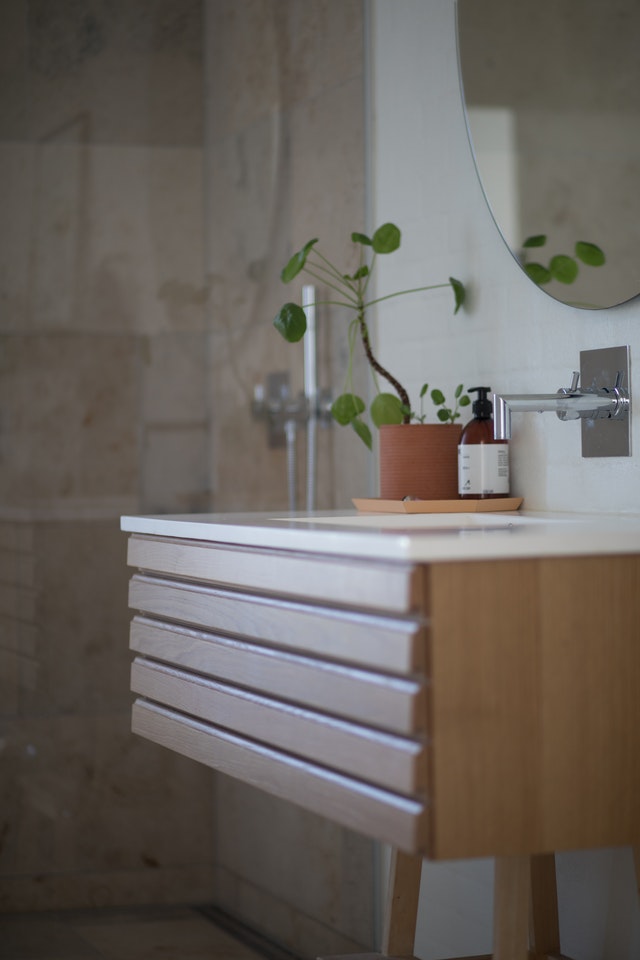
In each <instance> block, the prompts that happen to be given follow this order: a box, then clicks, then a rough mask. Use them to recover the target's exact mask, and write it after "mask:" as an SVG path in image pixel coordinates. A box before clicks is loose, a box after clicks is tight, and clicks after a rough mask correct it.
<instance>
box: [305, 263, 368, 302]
mask: <svg viewBox="0 0 640 960" xmlns="http://www.w3.org/2000/svg"><path fill="white" fill-rule="evenodd" d="M318 269H321V268H318ZM304 270H305V273H308V274H309V276H310V277H313V278H314V279H315V280H317V281H318V283H324V284H326V285H327V286H328V287H331V289H332V290H335V291H336V293H339V294H341V295H342V296H343V297H348V298H349V300H350V301H351V302H350V303H348V304H344V306H348V307H350V308H351V309H353V308H354V307H355V306H358V301H357V298H356V297H355V296H351V291H350V288H348V287H346V284H343V285H342V287H339V286H337V285H336V284H335V283H331V281H329V280H327V278H326V277H321V276H318V274H317V273H314V271H313V270H312V268H311V267H310V266H309V264H308V263H307V265H306V267H305V268H304ZM325 272H327V273H328V271H325Z"/></svg>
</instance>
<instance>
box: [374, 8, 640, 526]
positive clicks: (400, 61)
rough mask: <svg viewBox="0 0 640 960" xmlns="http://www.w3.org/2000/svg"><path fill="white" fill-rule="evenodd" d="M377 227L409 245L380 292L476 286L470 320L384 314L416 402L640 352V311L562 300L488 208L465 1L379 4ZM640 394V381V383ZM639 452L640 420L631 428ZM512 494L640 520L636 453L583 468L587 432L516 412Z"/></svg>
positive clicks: (515, 386) (444, 296) (544, 387)
mask: <svg viewBox="0 0 640 960" xmlns="http://www.w3.org/2000/svg"><path fill="white" fill-rule="evenodd" d="M372 43H373V57H372V59H373V71H372V74H373V75H372V94H371V99H372V114H373V115H372V134H371V139H372V156H373V163H372V199H371V203H372V222H373V225H374V226H377V225H379V224H380V223H383V222H384V221H386V220H391V221H393V222H395V223H397V224H398V226H400V228H401V229H402V232H403V238H402V248H401V251H400V252H399V253H396V254H394V255H392V256H390V257H388V258H380V260H379V265H378V268H379V274H378V289H379V291H380V293H381V294H383V293H388V292H392V291H395V290H398V289H403V288H405V287H410V286H417V285H419V284H420V283H426V282H434V283H435V282H438V281H441V280H446V279H447V277H448V276H449V275H450V274H453V275H454V276H459V277H460V279H462V280H464V281H465V282H466V283H467V284H468V285H469V292H470V304H469V308H468V310H467V311H466V312H465V313H464V314H458V316H456V317H455V318H454V317H453V316H452V315H451V310H450V294H449V291H442V292H441V291H437V292H435V293H429V294H424V295H419V296H413V297H407V298H400V299H398V300H391V301H389V302H388V303H387V304H385V305H384V309H380V311H379V318H378V319H379V329H378V349H379V353H380V356H381V359H382V361H383V362H384V361H385V360H386V361H387V362H388V364H389V366H391V368H392V370H394V371H396V372H398V373H400V374H402V376H403V377H404V378H405V380H406V381H407V385H408V386H409V387H410V389H411V393H412V395H413V396H414V397H415V394H416V392H417V389H419V387H420V385H421V384H422V383H423V382H424V381H425V380H429V382H430V383H431V382H432V381H433V382H434V383H437V384H438V385H440V386H441V387H442V389H444V390H445V393H446V392H447V388H449V389H451V388H452V386H455V384H456V383H458V382H460V381H461V380H462V381H464V383H465V384H466V385H470V386H474V385H475V384H476V383H482V384H489V385H491V386H492V387H493V388H494V389H495V390H497V391H500V390H501V391H503V392H506V393H513V392H521V391H525V392H534V393H540V392H552V391H555V390H557V389H558V387H560V386H565V385H567V384H568V383H569V382H570V377H571V371H572V370H574V369H576V367H577V366H578V365H579V352H580V350H583V349H592V348H596V347H605V346H614V345H618V344H629V345H630V347H631V357H632V362H633V360H634V358H636V357H640V302H639V301H638V300H634V301H631V302H629V303H627V304H624V305H622V306H619V307H615V308H613V309H607V310H598V311H586V310H578V309H576V308H573V307H569V306H566V305H565V304H562V303H559V302H557V301H555V300H553V299H551V298H550V297H549V296H548V295H547V294H546V293H545V292H544V291H542V290H540V289H539V288H538V287H536V286H535V285H534V284H533V283H532V282H531V281H529V280H528V279H527V277H526V276H525V275H524V274H523V273H522V271H521V270H520V269H519V268H518V267H517V265H516V263H515V261H514V260H513V258H512V256H511V254H510V252H509V251H508V250H507V248H506V246H505V244H504V242H503V241H502V238H501V236H500V234H499V232H498V230H497V228H496V226H495V224H494V222H493V219H492V217H491V214H490V213H489V211H488V208H487V206H486V203H485V200H484V196H483V193H482V189H481V187H480V183H479V181H478V178H477V175H476V172H475V168H474V165H473V160H472V156H471V151H470V148H469V144H468V139H467V132H466V126H465V121H464V114H463V107H462V103H461V97H460V86H459V81H458V68H457V55H456V44H455V4H454V0H373V2H372ZM632 391H633V378H632ZM632 442H633V447H634V449H635V450H640V418H638V417H636V418H635V422H634V424H633V441H632ZM511 451H512V457H511V461H512V489H513V492H514V493H515V494H517V495H522V496H524V497H525V502H526V505H527V506H528V507H530V508H532V509H548V510H565V509H570V510H579V511H588V512H591V511H602V510H604V511H615V512H637V511H638V510H640V490H639V482H640V465H639V460H638V457H637V456H636V457H630V458H620V459H600V460H597V459H595V460H593V459H591V460H583V459H582V457H581V452H580V427H579V425H578V424H575V423H569V422H567V423H563V422H561V421H559V420H558V419H557V418H556V417H555V416H554V415H553V414H544V415H538V414H518V415H515V416H514V438H513V441H512V446H511Z"/></svg>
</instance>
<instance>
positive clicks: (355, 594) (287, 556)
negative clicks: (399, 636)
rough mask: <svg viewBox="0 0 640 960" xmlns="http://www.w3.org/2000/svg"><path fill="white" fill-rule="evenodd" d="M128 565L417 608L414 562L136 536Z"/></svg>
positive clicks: (377, 606)
mask: <svg viewBox="0 0 640 960" xmlns="http://www.w3.org/2000/svg"><path fill="white" fill-rule="evenodd" d="M128 563H129V564H130V566H134V567H139V568H140V569H142V570H146V571H153V572H154V573H160V574H165V575H168V576H178V577H185V578H187V579H192V580H200V581H204V582H208V583H215V584H218V585H220V586H229V587H236V588H241V589H242V588H245V589H250V590H251V591H259V592H262V593H268V594H270V595H272V596H276V595H279V596H284V597H287V596H288V597H298V598H304V599H306V600H314V601H317V602H320V603H323V604H324V603H329V604H338V605H344V606H349V607H357V608H362V609H370V610H384V611H388V612H390V613H410V612H411V611H415V610H418V609H419V608H420V606H421V600H422V597H421V593H420V586H421V578H420V577H419V575H418V572H417V570H416V568H415V566H411V565H409V564H405V563H390V562H384V561H375V560H364V561H363V560H357V559H350V558H345V557H323V556H313V555H310V554H308V553H307V554H301V553H296V552H293V551H288V550H279V551H275V550H264V549H259V548H255V549H254V548H247V547H233V546H225V545H223V544H212V543H199V542H197V541H193V540H179V539H167V538H163V537H145V536H141V535H134V536H131V537H130V538H129V542H128Z"/></svg>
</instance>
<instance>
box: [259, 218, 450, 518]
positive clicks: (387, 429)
mask: <svg viewBox="0 0 640 960" xmlns="http://www.w3.org/2000/svg"><path fill="white" fill-rule="evenodd" d="M351 240H352V242H353V243H354V244H355V245H356V247H357V248H358V250H359V262H358V266H357V267H356V269H355V270H354V271H353V273H344V271H341V270H340V269H339V268H338V267H336V266H335V264H334V263H332V261H331V260H329V259H328V258H327V257H326V256H325V255H324V254H323V253H321V251H320V250H319V249H318V248H317V246H316V244H317V243H318V239H317V238H316V239H314V240H309V241H308V243H306V244H305V245H304V246H303V247H302V249H301V250H299V251H298V252H297V253H295V254H294V255H293V256H292V257H291V259H290V260H289V262H288V263H287V265H286V266H285V267H284V269H283V270H282V273H281V278H282V280H283V282H284V283H290V282H291V281H292V280H293V279H294V278H295V277H297V276H298V274H300V273H302V272H305V273H307V274H308V275H309V276H311V277H313V278H314V279H315V280H317V281H318V282H319V283H320V284H322V285H324V286H326V287H329V288H330V289H331V290H332V291H334V293H335V295H336V296H335V297H333V296H331V295H330V299H326V300H321V301H318V304H329V305H337V306H341V307H346V308H348V310H349V311H350V318H349V322H348V327H347V342H348V347H349V364H348V369H347V377H346V380H347V382H346V384H345V389H344V391H343V392H342V393H341V394H340V396H339V397H337V399H336V400H335V401H334V403H333V405H332V407H331V413H332V415H333V418H334V419H335V420H336V421H337V422H338V423H339V424H340V425H342V426H351V427H352V428H353V429H354V430H355V432H356V433H357V434H358V436H359V437H360V439H361V440H362V441H363V442H364V443H365V444H366V445H367V446H368V447H369V449H371V448H372V434H371V429H370V427H369V425H368V423H367V422H366V420H365V419H364V416H365V413H366V409H367V405H366V404H365V402H364V400H363V399H362V398H361V397H360V396H358V395H357V394H356V393H355V392H354V390H353V386H352V367H353V356H354V352H355V349H356V344H357V342H358V340H359V341H360V343H361V344H362V347H363V349H364V353H365V356H366V358H367V361H368V363H369V366H370V368H371V371H372V374H373V380H374V385H375V390H376V395H375V397H374V399H373V401H372V403H371V405H370V408H369V415H370V417H371V421H372V423H373V425H374V426H375V427H378V428H380V479H381V484H380V492H381V496H382V497H383V498H385V499H386V498H390V499H397V493H398V492H399V490H400V488H399V487H396V485H395V484H394V485H393V488H392V487H391V486H390V485H389V483H387V482H385V477H386V475H387V470H386V469H385V462H386V460H387V450H388V447H389V445H390V444H391V446H393V451H392V452H391V458H392V459H395V461H396V462H399V459H398V458H399V457H400V454H399V452H398V449H396V448H397V447H398V445H407V444H408V446H409V452H408V453H407V454H406V455H405V456H404V458H402V457H400V459H403V460H404V461H405V463H407V464H408V463H409V462H411V461H416V460H420V459H424V458H421V456H420V454H419V451H420V449H421V448H422V447H424V446H425V445H428V443H427V441H426V440H419V439H418V437H421V438H422V437H426V436H427V434H428V433H431V432H432V430H429V429H428V428H429V427H431V428H433V427H434V426H435V425H433V424H426V423H425V422H424V421H425V415H424V412H423V410H422V407H421V412H420V414H417V413H416V412H415V411H414V410H413V409H412V407H411V402H410V400H409V394H408V392H407V390H406V389H405V387H404V386H403V385H402V383H400V381H399V380H398V379H397V377H395V376H394V375H393V374H392V373H391V372H390V371H389V370H387V369H386V368H385V367H384V366H383V365H382V364H381V363H380V361H379V360H378V358H377V357H376V356H375V355H374V353H373V350H372V347H371V341H370V337H369V328H368V324H367V310H368V309H369V307H372V306H374V304H377V303H380V302H382V301H383V300H388V299H390V298H391V297H398V296H402V295H405V294H409V293H418V292H421V291H424V290H435V289H439V288H442V287H447V286H450V287H451V289H452V291H453V295H454V313H457V312H458V310H459V309H460V307H461V306H462V304H463V303H464V300H465V288H464V285H463V284H462V283H461V282H460V280H456V279H455V278H454V277H449V280H448V281H447V282H446V283H437V284H430V285H428V286H420V287H415V288H412V289H410V290H400V291H397V292H396V293H391V294H386V295H385V296H380V297H374V298H372V299H370V297H369V293H368V291H369V285H370V282H371V277H372V275H373V271H374V267H375V263H376V258H377V256H378V255H381V254H389V253H393V252H394V251H395V250H397V249H398V248H399V246H400V230H399V229H398V227H397V226H396V225H395V224H393V223H385V224H383V225H382V226H381V227H379V228H378V229H377V230H376V231H375V233H374V234H373V236H372V237H368V236H366V235H365V234H363V233H352V234H351ZM273 322H274V326H275V327H276V329H277V330H278V331H279V332H280V333H281V334H282V336H283V337H284V339H285V340H287V341H288V342H289V343H295V342H297V341H299V340H301V339H302V337H303V336H304V335H305V333H306V329H307V322H306V316H305V313H304V310H303V309H302V307H301V306H300V305H299V304H297V303H291V302H289V303H285V304H284V305H283V306H282V307H281V308H280V310H279V311H278V313H277V315H276V317H275V318H274V321H273ZM380 378H382V379H384V380H386V381H387V383H388V384H389V385H390V386H391V387H392V388H393V390H394V393H390V392H388V391H387V390H382V389H381V387H380ZM427 391H428V386H427V385H426V384H425V386H424V387H423V389H422V391H421V395H420V400H421V401H422V399H423V398H424V396H425V395H426V394H427ZM431 399H432V400H433V401H434V403H436V406H437V407H439V409H438V413H437V416H438V419H439V420H440V422H441V424H442V425H441V426H439V427H437V428H436V429H438V430H439V431H443V430H444V431H446V433H447V434H448V435H449V436H450V437H451V439H450V440H449V443H448V449H449V451H450V452H449V454H448V457H449V460H450V466H449V467H448V469H447V482H446V484H445V486H443V485H442V483H440V484H437V485H436V488H434V489H436V491H444V490H445V487H446V492H436V493H435V494H434V493H433V492H431V493H430V494H429V496H425V491H426V490H427V487H426V486H425V483H426V481H427V480H428V476H425V477H424V482H423V484H422V485H421V487H420V490H419V489H413V488H415V487H416V485H417V481H411V480H410V479H407V480H404V479H403V480H402V481H401V488H402V489H403V490H404V492H403V493H402V496H405V495H413V496H418V497H420V498H421V499H422V498H424V499H441V498H448V497H450V496H457V466H456V457H457V443H458V439H459V435H460V431H461V428H460V426H459V425H458V424H456V423H455V421H456V420H457V419H458V417H459V415H460V414H459V411H458V406H465V405H467V404H468V403H469V400H468V397H466V399H465V397H463V396H462V386H460V387H459V390H458V391H456V405H455V408H454V410H451V408H448V407H446V401H445V399H444V396H443V395H442V393H441V391H439V390H432V391H431ZM412 421H413V422H412ZM400 426H401V427H402V428H403V429H402V431H401V432H400V431H399V430H397V429H391V428H398V427H400ZM418 428H421V429H418ZM396 436H399V440H397V441H396V440H395V437H396ZM437 440H439V442H440V444H441V443H442V441H443V440H444V434H441V435H440V437H439V438H437ZM425 470H426V473H427V475H428V474H431V475H435V474H436V473H437V472H438V471H437V468H436V466H435V464H434V463H433V464H432V466H431V467H430V468H428V469H427V468H426V467H425V466H424V464H423V465H422V466H421V467H420V471H421V474H425ZM394 472H395V471H394ZM451 478H453V487H452V484H451ZM412 487H413V488H412ZM392 489H393V492H392ZM429 489H430V490H431V489H432V488H429ZM421 490H422V492H420V491H421Z"/></svg>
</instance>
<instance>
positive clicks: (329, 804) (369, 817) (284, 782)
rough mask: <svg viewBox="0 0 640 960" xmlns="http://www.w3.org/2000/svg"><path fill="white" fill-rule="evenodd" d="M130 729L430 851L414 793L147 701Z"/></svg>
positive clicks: (364, 829) (373, 832)
mask: <svg viewBox="0 0 640 960" xmlns="http://www.w3.org/2000/svg"><path fill="white" fill-rule="evenodd" d="M132 729H133V731H134V733H138V734H140V735H141V736H143V737H146V738H147V739H149V740H153V741H154V742H155V743H159V744H162V745H163V746H166V747H169V748H170V749H172V750H175V751H176V752H177V753H181V754H183V755H184V756H187V757H191V758H192V759H193V760H198V761H200V763H205V764H207V766H210V767H213V768H214V769H215V770H218V771H220V772H221V773H225V774H228V775H229V776H232V777H236V778H237V779H239V780H243V781H244V782H245V783H249V784H251V785H252V786H254V787H258V788H259V789H261V790H264V791H266V792H267V793H271V794H273V795H275V796H277V797H282V798H283V799H285V800H288V801H290V802H291V803H297V804H299V805H300V806H303V807H306V808H307V809H308V810H312V811H313V812H314V813H318V814H320V815H321V816H323V817H327V818H328V819H329V820H335V821H336V823H340V824H342V825H343V826H345V827H349V828H350V829H352V830H357V831H359V832H360V833H365V834H367V835H368V836H371V837H375V838H377V839H379V840H384V841H386V842H388V843H392V844H393V845H394V846H397V847H399V848H400V849H401V850H406V851H409V852H423V851H426V849H427V842H428V837H427V833H426V828H427V812H426V808H425V806H424V804H423V803H422V802H421V801H420V800H418V799H416V798H414V797H406V796H403V795H401V794H398V793H392V792H391V791H389V790H381V789H379V788H378V787H375V786H373V785H372V784H370V783H366V782H363V781H361V780H356V779H355V778H353V777H346V776H343V775H341V774H339V773H337V772H336V771H335V770H332V769H329V768H326V767H321V766H319V765H316V764H312V763H309V762H308V761H306V760H304V759H302V758H300V757H296V756H293V755H292V754H288V753H284V752H281V751H278V750H274V749H272V748H269V747H267V746H264V745H263V744H260V743H256V741H254V740H248V739H246V738H244V737H240V736H237V735H236V734H233V733H231V732H229V731H228V730H224V729H221V728H219V727H215V726H213V725H211V724H205V723H202V722H201V721H198V720H195V719H194V718H193V717H189V716H186V715H185V714H183V713H179V712H176V711H173V710H170V709H169V708H167V707H164V706H162V705H160V704H155V703H151V702H148V701H145V700H138V701H136V703H135V704H134V706H133V724H132Z"/></svg>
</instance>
